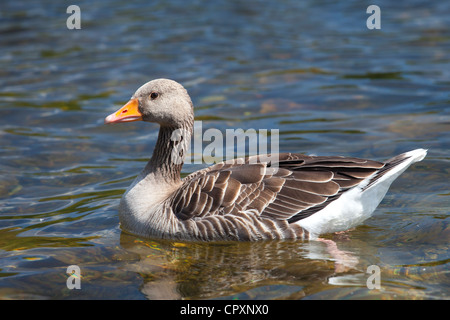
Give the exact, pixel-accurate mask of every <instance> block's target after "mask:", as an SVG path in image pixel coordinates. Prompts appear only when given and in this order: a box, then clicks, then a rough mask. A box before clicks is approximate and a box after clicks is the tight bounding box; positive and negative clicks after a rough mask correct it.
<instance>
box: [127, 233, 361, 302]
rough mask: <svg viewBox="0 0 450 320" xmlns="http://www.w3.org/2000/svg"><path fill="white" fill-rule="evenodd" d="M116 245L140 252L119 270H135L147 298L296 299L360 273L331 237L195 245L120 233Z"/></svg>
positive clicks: (351, 257) (350, 255) (350, 256)
mask: <svg viewBox="0 0 450 320" xmlns="http://www.w3.org/2000/svg"><path fill="white" fill-rule="evenodd" d="M338 240H339V242H341V243H342V242H344V243H345V241H342V239H338ZM120 244H121V246H122V247H123V248H124V249H126V250H128V251H130V252H132V253H135V254H138V255H139V257H140V259H139V261H137V262H136V261H135V262H132V263H129V264H126V266H125V267H124V268H126V269H127V271H133V272H137V273H139V274H140V276H141V277H142V278H143V285H142V287H141V289H140V290H141V292H142V293H143V294H144V295H145V296H146V297H147V298H148V299H211V298H221V297H222V298H233V297H235V298H236V297H237V295H238V298H239V299H268V298H269V299H271V298H281V299H299V298H302V297H304V296H309V295H311V294H314V293H315V292H320V291H322V290H324V289H326V288H327V287H330V288H331V287H332V286H333V284H331V283H330V281H329V279H336V277H339V276H340V275H345V276H346V277H348V275H352V274H361V272H364V270H363V268H360V267H358V262H359V259H358V256H357V255H356V254H355V252H351V251H350V250H349V249H348V248H345V249H340V248H339V246H340V244H339V245H338V244H337V243H336V242H335V241H333V240H331V239H326V240H323V241H310V242H298V241H266V242H222V243H221V242H212V243H195V242H174V241H164V240H159V239H158V240H148V239H142V238H138V237H135V236H132V235H129V234H126V233H124V232H122V234H121V239H120ZM352 247H353V246H352ZM335 282H336V281H335V280H334V283H335Z"/></svg>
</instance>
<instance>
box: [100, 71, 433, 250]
mask: <svg viewBox="0 0 450 320" xmlns="http://www.w3.org/2000/svg"><path fill="white" fill-rule="evenodd" d="M193 118H194V116H193V105H192V102H191V100H190V97H189V95H188V94H187V92H186V90H185V89H184V88H183V87H182V86H181V85H180V84H178V83H176V82H174V81H172V80H167V79H159V80H154V81H150V82H149V83H147V84H145V85H144V86H142V87H141V88H139V89H138V90H137V91H136V93H135V94H134V95H133V97H132V99H131V100H130V102H129V103H128V104H126V105H125V106H124V107H122V108H121V109H120V110H119V111H117V112H116V113H113V114H111V115H110V116H108V117H107V118H106V119H105V122H106V123H116V122H126V121H136V120H144V121H150V122H157V123H159V124H160V126H161V128H160V132H159V135H158V141H157V143H156V147H155V150H154V152H153V155H152V158H151V159H150V161H149V162H148V164H147V165H146V167H145V168H144V170H143V171H142V172H141V173H140V174H139V175H138V177H137V178H136V180H135V181H134V182H133V184H132V185H131V186H130V187H129V188H128V190H127V191H126V192H125V194H124V196H123V197H122V199H121V202H120V206H119V217H120V220H121V227H122V228H123V229H124V230H126V231H128V232H131V233H134V234H137V235H141V236H146V237H160V238H170V239H183V240H200V241H211V240H252V241H255V240H267V239H310V238H315V237H317V236H318V235H320V234H321V233H326V232H335V231H342V230H346V229H348V228H350V227H353V226H356V225H358V224H360V223H361V222H362V221H364V220H365V219H367V218H368V217H370V215H371V213H372V212H373V211H374V210H375V208H376V206H377V205H378V204H379V202H380V201H381V200H382V199H383V197H384V195H385V193H386V191H387V189H388V188H389V185H390V184H391V183H392V181H394V180H395V178H397V177H398V176H399V175H400V174H401V173H402V172H403V171H404V170H406V168H407V167H408V166H409V165H411V164H412V163H414V162H416V161H420V160H422V159H423V157H425V155H426V150H423V149H417V150H414V151H410V152H407V153H404V154H401V155H399V156H396V157H394V158H392V159H390V160H388V161H386V162H378V161H372V160H365V159H359V158H350V157H336V156H333V157H324V156H306V155H302V154H294V153H282V154H279V155H278V157H277V160H270V161H269V162H267V161H265V160H263V159H267V157H262V156H261V157H260V156H253V157H249V158H246V159H242V158H241V159H235V160H231V161H227V162H223V163H218V164H215V165H213V166H211V167H209V168H206V169H203V170H199V171H197V172H194V173H192V174H190V175H189V176H187V177H186V178H184V179H182V180H181V179H180V171H181V167H182V162H176V163H173V159H171V155H172V151H173V150H174V147H175V146H177V144H176V143H175V142H174V141H172V140H171V137H172V135H173V133H174V132H177V133H178V134H179V135H180V132H182V133H183V134H182V140H180V141H181V143H186V141H190V138H191V134H192V130H193ZM180 130H181V131H180ZM178 143H179V142H178ZM179 146H180V145H178V147H179ZM185 147H186V146H185ZM185 150H186V149H183V148H181V149H179V152H178V153H177V155H178V156H179V158H180V159H181V160H183V159H184V156H185ZM274 158H276V157H271V158H270V159H274Z"/></svg>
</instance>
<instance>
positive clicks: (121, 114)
mask: <svg viewBox="0 0 450 320" xmlns="http://www.w3.org/2000/svg"><path fill="white" fill-rule="evenodd" d="M138 107H139V101H138V99H131V100H130V101H128V102H127V104H126V105H124V106H123V107H122V108H120V109H119V110H117V111H116V112H114V113H111V114H110V115H109V116H107V117H106V118H105V124H109V123H119V122H131V121H141V120H142V113H140V112H139V108H138Z"/></svg>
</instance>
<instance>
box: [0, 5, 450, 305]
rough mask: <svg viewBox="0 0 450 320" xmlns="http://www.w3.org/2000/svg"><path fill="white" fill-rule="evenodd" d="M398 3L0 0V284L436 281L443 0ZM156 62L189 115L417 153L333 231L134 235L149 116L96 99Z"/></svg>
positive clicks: (151, 71)
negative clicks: (129, 209)
mask: <svg viewBox="0 0 450 320" xmlns="http://www.w3.org/2000/svg"><path fill="white" fill-rule="evenodd" d="M414 3H415V4H414V5H412V6H411V7H407V6H404V5H401V4H392V3H390V2H389V3H388V2H387V1H381V2H380V1H379V2H378V5H379V6H380V7H381V8H382V16H381V19H382V24H381V29H380V30H368V29H367V27H366V18H367V17H368V15H367V14H366V13H365V10H366V8H364V6H361V5H360V4H359V3H358V2H357V1H350V2H348V1H346V2H337V3H328V2H325V3H321V4H320V5H318V4H316V3H315V2H313V1H306V2H302V1H286V2H283V3H278V2H277V3H275V2H264V3H263V5H261V4H258V5H255V4H252V2H238V1H215V2H211V3H210V2H208V3H207V4H206V3H204V2H192V3H191V2H189V3H187V2H185V1H171V2H165V1H156V2H153V1H152V2H147V1H138V2H137V3H135V2H133V3H127V4H123V3H122V2H120V1H112V2H103V1H98V2H97V1H95V2H93V3H89V4H88V3H85V4H80V5H79V6H80V8H81V19H82V20H81V29H80V30H76V29H75V30H68V29H67V27H66V19H67V18H68V16H69V15H68V14H67V13H66V4H64V3H58V4H57V3H53V2H51V1H41V2H36V3H30V4H27V6H24V5H21V4H20V3H19V2H17V1H4V3H3V4H2V10H1V12H0V17H1V19H0V34H1V36H0V44H1V46H0V65H1V68H0V75H1V76H0V84H1V85H0V113H1V119H2V121H1V123H0V153H1V157H0V175H1V179H0V299H77V298H80V299H94V298H95V299H234V300H246V299H249V300H256V299H448V298H449V292H448V287H449V285H450V278H449V271H448V270H449V243H450V241H449V240H450V225H449V221H450V220H449V206H448V203H449V195H450V194H449V192H448V180H449V169H448V168H449V165H448V164H449V154H448V150H449V135H448V132H449V123H450V121H449V119H450V118H449V105H450V100H449V97H448V92H449V89H450V81H449V75H450V74H449V70H450V68H449V59H448V48H449V44H450V37H449V35H448V25H449V16H448V14H446V12H449V9H450V8H449V6H450V4H449V3H448V2H445V1H443V2H439V1H437V2H433V3H418V2H417V3H416V2H414ZM88 6H89V8H88ZM42 21H45V22H46V23H41V22H42ZM159 77H166V78H172V79H175V80H177V81H179V82H180V83H182V84H183V85H184V86H185V87H186V88H187V90H188V91H189V93H190V95H191V97H192V99H193V102H194V104H195V105H196V109H195V110H196V115H195V116H196V120H197V121H202V126H203V130H207V129H209V128H215V129H218V130H220V131H221V132H224V131H225V130H226V129H237V128H242V129H243V130H247V129H250V128H253V129H267V130H271V129H279V132H280V145H279V149H280V151H287V152H300V153H305V154H315V155H347V156H354V157H363V158H373V159H376V160H383V159H387V158H390V157H392V156H393V155H395V154H398V153H401V152H405V151H408V150H412V149H415V148H426V149H428V150H429V153H428V156H427V157H426V159H425V160H424V161H422V162H420V163H417V164H415V165H414V166H412V167H411V168H409V169H408V170H407V171H406V172H405V173H404V174H403V175H402V177H401V178H399V179H398V180H397V181H396V182H395V183H394V184H393V185H392V187H391V189H390V191H389V193H388V195H387V196H386V198H385V200H384V201H383V202H382V204H381V205H380V207H379V208H378V209H377V211H376V213H375V216H374V217H373V218H371V219H369V220H367V221H366V222H365V224H364V225H362V226H360V227H358V228H356V229H355V230H351V231H349V232H346V233H345V234H340V235H325V236H324V237H325V238H326V239H327V240H333V241H334V243H335V246H336V247H333V248H332V247H331V245H330V243H331V242H293V241H270V242H264V243H183V242H174V241H161V240H158V239H142V238H138V237H134V236H132V235H129V234H126V233H124V232H122V231H121V230H120V226H119V219H118V212H117V207H118V203H119V199H120V197H121V195H122V194H123V192H124V191H125V190H126V188H127V187H128V185H130V184H131V182H132V181H133V179H134V178H135V177H136V175H137V174H138V173H139V171H140V170H141V169H142V168H143V167H144V166H145V163H146V161H147V159H148V158H149V157H150V156H151V153H152V149H153V147H154V145H155V142H156V138H157V130H158V126H157V125H155V124H148V123H136V122H133V123H129V124H122V125H117V126H105V125H103V119H104V118H105V116H107V115H108V114H110V113H111V112H113V111H115V110H117V109H118V107H119V106H121V105H123V104H124V103H125V102H126V101H127V100H128V99H129V97H130V96H131V95H132V93H133V92H134V91H135V90H136V89H137V88H138V87H139V86H141V84H143V83H145V82H147V81H149V80H151V79H154V78H159ZM195 156H196V157H199V156H198V155H195ZM204 166H205V165H204V164H198V163H194V164H191V165H186V166H185V167H184V168H183V172H182V176H186V175H187V174H189V173H191V172H193V171H195V170H197V169H200V168H203V167H204ZM331 249H333V250H331ZM334 249H336V250H334ZM70 265H77V266H79V267H80V269H81V275H80V277H79V279H80V281H81V290H70V289H68V288H67V286H66V281H67V278H68V274H67V273H66V270H67V267H68V266H70ZM371 265H375V266H378V267H379V268H380V270H381V273H380V278H381V279H380V280H381V288H380V289H369V288H368V285H367V281H368V277H369V276H370V274H369V273H368V272H367V270H368V267H369V266H371Z"/></svg>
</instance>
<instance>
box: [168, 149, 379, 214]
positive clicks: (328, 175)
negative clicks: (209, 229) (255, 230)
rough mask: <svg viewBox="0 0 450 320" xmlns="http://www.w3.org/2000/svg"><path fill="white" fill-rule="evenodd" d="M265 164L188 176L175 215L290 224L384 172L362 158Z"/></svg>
mask: <svg viewBox="0 0 450 320" xmlns="http://www.w3.org/2000/svg"><path fill="white" fill-rule="evenodd" d="M260 160H261V161H260ZM262 160H263V159H262V158H260V157H259V156H254V157H249V158H246V159H236V160H233V161H227V162H222V163H218V164H216V165H213V166H211V167H209V168H206V169H203V170H199V171H197V172H194V173H192V174H191V175H189V176H187V177H186V178H185V179H183V182H182V185H181V186H180V188H179V189H178V190H177V191H176V192H175V194H174V196H173V197H172V204H171V205H172V209H173V211H174V213H175V214H176V215H177V217H178V218H179V219H182V220H187V219H196V218H201V217H206V216H209V215H227V214H236V213H238V212H244V211H248V210H252V211H253V212H255V213H257V214H259V216H260V217H262V218H269V219H274V220H287V221H288V222H290V223H291V222H295V221H298V220H301V219H303V218H306V217H308V216H310V215H311V214H314V213H315V212H317V211H319V210H321V209H323V208H324V207H326V206H327V205H328V204H329V203H330V202H331V201H334V200H335V199H337V198H338V197H339V196H340V195H341V194H342V192H344V191H345V190H348V189H350V188H352V187H354V186H356V185H358V184H359V183H360V182H361V181H362V180H364V179H365V178H367V177H369V176H371V175H373V174H374V173H375V172H376V171H378V170H379V169H381V168H382V167H383V166H384V163H381V162H377V161H371V160H365V159H359V158H349V157H315V156H306V155H302V154H292V153H283V154H280V155H279V157H278V160H277V161H273V160H272V161H269V162H263V161H262Z"/></svg>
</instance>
